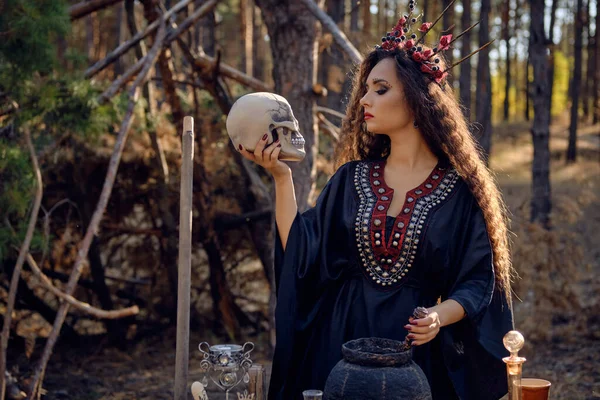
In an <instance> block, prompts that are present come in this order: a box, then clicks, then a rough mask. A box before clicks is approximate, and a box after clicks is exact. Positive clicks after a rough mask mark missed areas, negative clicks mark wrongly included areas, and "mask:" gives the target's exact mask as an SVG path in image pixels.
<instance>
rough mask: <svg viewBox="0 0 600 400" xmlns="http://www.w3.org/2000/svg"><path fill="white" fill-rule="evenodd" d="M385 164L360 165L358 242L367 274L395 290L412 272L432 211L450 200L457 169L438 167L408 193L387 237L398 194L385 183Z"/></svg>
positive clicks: (357, 169)
mask: <svg viewBox="0 0 600 400" xmlns="http://www.w3.org/2000/svg"><path fill="white" fill-rule="evenodd" d="M384 166H385V162H384V161H376V162H365V161H362V162H360V163H359V164H358V165H357V168H356V172H355V176H354V183H355V186H356V190H357V192H358V195H359V198H360V205H359V208H358V213H357V217H356V223H355V231H356V240H357V246H358V250H359V254H360V257H361V261H362V263H363V266H364V267H365V271H366V272H367V273H368V274H369V277H370V278H371V279H372V280H373V281H374V282H375V283H377V284H379V285H382V286H391V285H392V284H395V283H397V282H399V281H400V280H401V279H402V278H403V277H404V276H405V275H406V274H407V273H408V271H409V269H410V267H411V266H412V264H413V261H414V259H415V255H416V250H417V247H418V244H419V241H420V237H421V234H422V230H423V225H424V223H425V221H426V219H427V215H428V214H429V211H430V210H431V209H432V208H433V207H434V206H437V205H439V204H440V203H441V202H442V201H443V200H445V199H446V197H447V195H448V194H449V193H450V191H451V190H452V189H453V188H454V184H455V183H456V181H457V180H458V173H457V172H456V170H454V169H453V168H446V167H444V166H442V165H440V164H438V165H437V166H436V167H435V168H434V169H433V170H432V171H431V173H430V174H429V176H428V177H427V179H426V180H425V181H424V182H423V183H422V184H421V185H419V186H417V187H416V188H414V189H411V190H409V191H408V192H407V193H406V197H405V200H404V204H403V207H402V210H401V211H400V213H399V214H398V215H397V216H396V217H395V220H394V226H393V228H392V231H391V234H390V235H389V237H386V229H385V228H386V223H387V222H386V219H387V218H386V217H388V215H387V211H388V209H389V206H390V204H391V199H392V194H393V192H394V190H393V189H392V188H390V187H389V186H387V184H386V183H385V180H384V179H383V170H384Z"/></svg>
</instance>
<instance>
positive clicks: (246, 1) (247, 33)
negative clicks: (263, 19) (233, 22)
mask: <svg viewBox="0 0 600 400" xmlns="http://www.w3.org/2000/svg"><path fill="white" fill-rule="evenodd" d="M253 12H254V5H253V4H252V0H240V38H241V48H242V51H241V57H240V59H241V68H240V70H241V71H244V72H245V73H246V75H250V76H252V70H253V68H252V47H253V46H252V42H253V38H252V13H253Z"/></svg>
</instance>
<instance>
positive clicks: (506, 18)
mask: <svg viewBox="0 0 600 400" xmlns="http://www.w3.org/2000/svg"><path fill="white" fill-rule="evenodd" d="M502 25H503V26H502V31H503V36H504V38H503V40H504V44H505V46H506V64H505V65H506V71H504V73H505V75H504V77H505V86H504V114H503V119H504V122H508V120H509V118H510V86H511V79H510V78H511V76H510V73H511V71H510V0H507V1H506V2H505V3H504V10H503V13H502Z"/></svg>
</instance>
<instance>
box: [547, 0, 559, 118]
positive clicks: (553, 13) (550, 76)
mask: <svg viewBox="0 0 600 400" xmlns="http://www.w3.org/2000/svg"><path fill="white" fill-rule="evenodd" d="M558 1H559V0H552V9H551V11H550V30H549V32H550V60H549V61H550V68H549V69H548V83H549V85H550V93H553V92H554V51H555V47H556V44H555V43H554V26H555V24H556V9H557V8H558ZM548 107H549V110H550V120H552V96H550V100H549V102H548Z"/></svg>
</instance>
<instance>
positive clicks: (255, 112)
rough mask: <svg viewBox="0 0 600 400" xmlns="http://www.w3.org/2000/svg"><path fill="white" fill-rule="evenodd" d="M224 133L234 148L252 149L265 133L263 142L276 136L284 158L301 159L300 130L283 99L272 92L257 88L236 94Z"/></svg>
mask: <svg viewBox="0 0 600 400" xmlns="http://www.w3.org/2000/svg"><path fill="white" fill-rule="evenodd" d="M227 133H228V134H229V137H230V138H231V141H232V142H233V145H234V146H235V148H236V149H237V148H239V145H240V144H241V145H242V146H244V149H246V150H249V151H254V148H255V146H256V144H257V143H258V141H259V140H260V139H261V138H262V137H263V135H264V134H265V133H267V134H268V135H269V136H268V138H267V144H271V143H273V141H275V140H277V139H279V141H280V143H281V153H279V159H280V160H284V161H302V160H303V159H304V156H305V155H306V153H305V152H304V138H303V137H302V135H301V134H300V129H299V127H298V120H297V119H296V118H295V117H294V113H293V112H292V107H291V106H290V104H289V103H288V102H287V100H286V99H285V98H284V97H282V96H279V95H277V94H275V93H268V92H258V93H250V94H247V95H245V96H242V97H240V98H239V99H238V100H237V101H236V102H235V103H234V104H233V107H231V111H230V112H229V115H228V116H227Z"/></svg>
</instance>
